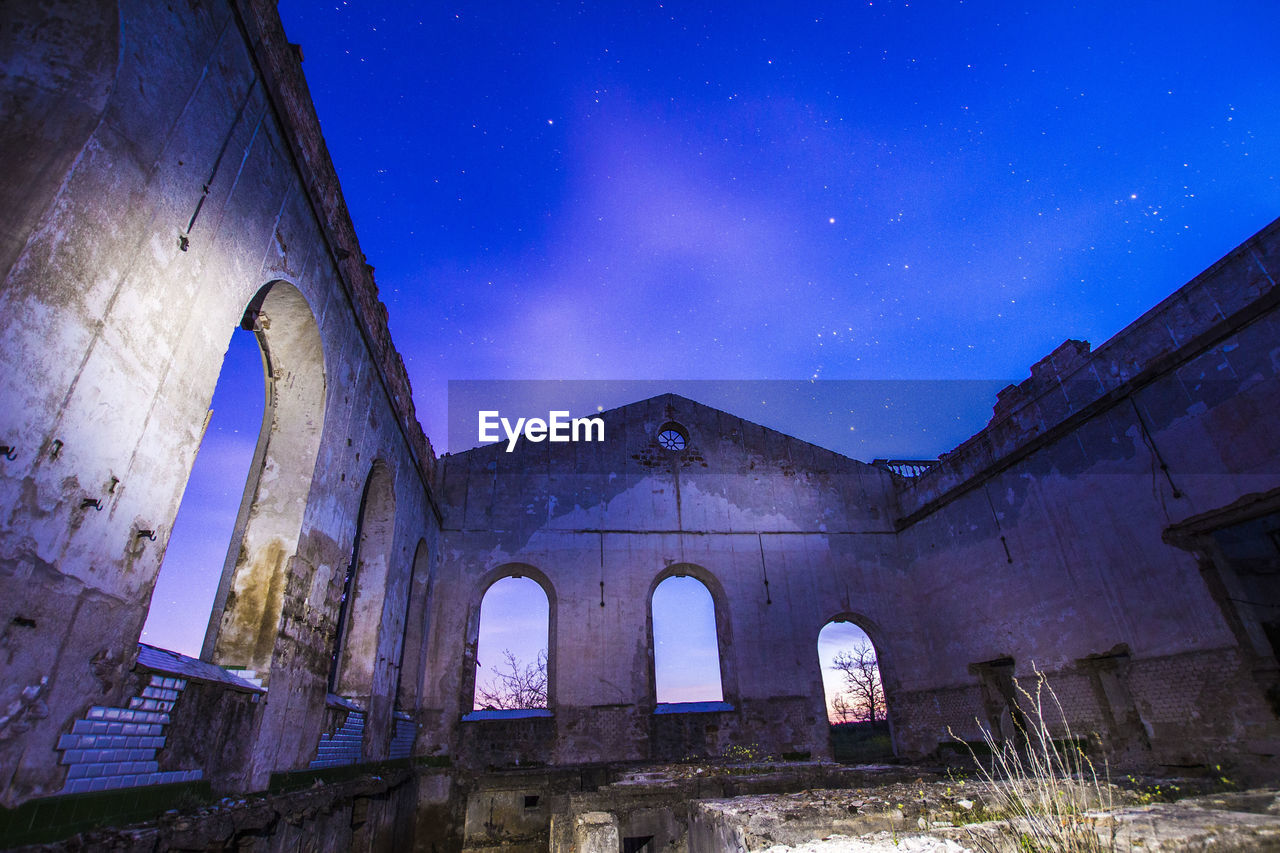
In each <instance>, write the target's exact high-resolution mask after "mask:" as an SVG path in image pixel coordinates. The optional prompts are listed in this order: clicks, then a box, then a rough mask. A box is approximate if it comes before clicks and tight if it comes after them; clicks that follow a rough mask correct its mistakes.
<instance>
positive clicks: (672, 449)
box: [654, 421, 689, 453]
mask: <svg viewBox="0 0 1280 853" xmlns="http://www.w3.org/2000/svg"><path fill="white" fill-rule="evenodd" d="M654 440H655V441H657V442H658V446H659V447H661V448H662V449H663V450H665V451H667V452H668V453H680V452H681V451H683V450H687V449H688V447H689V431H688V430H687V429H685V428H684V427H682V426H681V425H680V424H678V423H676V422H675V421H667V422H666V423H665V424H663V425H662V426H661V427H659V428H658V433H657V435H655V436H654Z"/></svg>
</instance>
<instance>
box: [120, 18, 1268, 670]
mask: <svg viewBox="0 0 1280 853" xmlns="http://www.w3.org/2000/svg"><path fill="white" fill-rule="evenodd" d="M279 8H280V13H281V15H282V17H283V19H284V23H285V28H286V31H287V33H288V36H289V38H290V40H291V41H294V42H297V43H299V44H301V46H302V48H303V51H304V54H305V61H304V63H303V70H304V71H305V73H306V75H307V79H308V82H309V85H310V87H311V92H312V96H313V97H314V100H315V103H316V109H317V112H318V114H319V116H320V121H321V124H322V126H323V129H324V132H325V138H326V140H327V142H328V145H329V149H330V153H331V155H332V157H333V160H334V163H335V165H336V167H337V171H338V175H339V177H340V178H341V180H342V184H343V188H344V191H345V195H346V200H347V203H348V206H349V207H350V210H351V214H352V217H353V218H354V221H355V223H356V227H357V230H358V233H359V235H360V239H361V245H362V247H363V249H364V251H365V253H366V255H367V257H368V260H369V262H370V263H372V264H374V265H375V266H376V268H377V272H376V275H377V280H378V284H379V287H380V289H381V297H382V299H383V301H384V302H385V303H386V304H387V307H388V309H389V312H390V326H391V331H392V335H393V337H394V339H395V341H396V344H397V346H398V348H399V350H400V352H401V353H402V354H403V356H404V360H405V363H406V366H407V368H408V371H409V375H410V378H411V380H412V382H413V386H414V391H415V402H416V404H417V408H418V416H419V418H420V420H421V421H422V423H423V425H424V427H425V429H426V431H427V434H428V436H429V437H430V438H431V439H432V441H433V443H434V444H435V445H436V446H437V448H439V449H441V450H443V449H445V448H446V447H447V446H448V444H446V432H447V422H448V405H447V383H448V381H449V380H504V379H571V380H574V379H592V380H655V379H657V380H719V382H718V383H712V384H710V385H707V386H704V388H706V389H707V393H706V394H701V395H700V394H698V393H697V392H696V391H689V390H682V389H681V388H677V387H673V388H672V389H671V390H676V391H677V392H679V393H684V394H685V395H686V396H691V397H695V398H697V399H701V400H703V401H704V402H706V403H709V404H711V405H717V406H720V407H721V408H726V409H728V410H730V411H734V412H735V413H737V414H741V415H743V416H744V417H748V418H750V419H752V420H756V421H759V422H761V423H765V424H766V425H769V426H772V427H775V428H777V429H781V430H783V431H786V432H790V433H792V434H795V435H798V436H801V437H806V438H809V439H810V440H813V441H815V442H816V443H819V444H823V445H825V446H828V447H831V448H832V449H834V450H837V451H840V452H843V453H846V454H848V455H850V456H853V457H855V458H860V459H870V458H872V457H873V456H876V455H896V456H936V455H937V454H938V453H940V452H942V451H945V450H947V449H949V448H951V447H953V446H955V445H956V444H957V443H959V442H960V441H962V440H963V439H964V438H966V437H967V436H969V435H971V434H972V433H974V432H976V431H977V430H978V429H980V428H981V427H982V426H983V425H984V424H985V422H986V419H987V418H988V417H989V416H990V407H991V405H992V403H994V391H995V390H996V389H997V388H999V387H1000V386H1001V385H1002V384H1004V382H1006V381H1018V380H1020V379H1022V378H1025V377H1026V376H1027V375H1028V371H1029V367H1030V365H1031V364H1032V363H1034V362H1035V361H1037V360H1038V359H1040V358H1041V357H1042V356H1044V355H1045V354H1047V353H1048V352H1050V351H1051V350H1052V349H1053V348H1054V347H1056V346H1057V345H1058V344H1059V343H1061V342H1062V341H1063V340H1065V339H1067V338H1083V339H1086V340H1089V341H1091V342H1093V343H1094V344H1095V345H1098V344H1100V343H1102V342H1103V341H1105V340H1106V339H1107V338H1109V337H1110V336H1112V335H1113V334H1115V333H1116V332H1117V331H1119V330H1120V329H1121V328H1123V327H1124V326H1125V325H1127V324H1128V323H1130V322H1132V321H1133V320H1134V319H1136V318H1137V317H1138V316H1139V315H1141V314H1142V313H1143V312H1144V311H1146V310H1147V309H1148V308H1150V307H1151V306H1153V305H1155V304H1156V303H1157V302H1159V301H1160V300H1161V299H1163V298H1164V297H1165V296H1167V295H1168V294H1169V293H1171V292H1172V291H1173V290H1175V289H1176V288H1177V287H1179V286H1180V285H1182V284H1183V283H1185V282H1186V281H1187V280H1188V279H1190V278H1191V277H1193V276H1194V275H1196V274H1197V273H1199V272H1200V271H1202V270H1203V269H1204V268H1206V267H1207V266H1208V265H1210V264H1211V263H1213V262H1214V261H1216V260H1217V259H1218V258H1219V257H1221V256H1222V255H1223V254H1225V253H1226V252H1227V251H1229V250H1231V249H1232V248H1234V247H1235V246H1236V245H1237V244H1239V243H1240V242H1241V241H1242V240H1244V239H1245V238H1247V237H1248V236H1250V235H1251V234H1253V233H1254V232H1256V231H1257V230H1258V229H1259V228H1261V227H1262V226H1264V225H1265V224H1267V223H1268V222H1270V221H1271V220H1272V219H1273V218H1275V217H1276V216H1277V215H1278V214H1280V182H1278V181H1277V165H1276V164H1277V162H1278V161H1280V157H1278V155H1280V98H1278V97H1277V96H1276V93H1277V92H1278V91H1280V52H1278V51H1276V49H1275V46H1274V34H1275V33H1276V32H1277V31H1280V5H1277V4H1275V3H1274V2H1254V3H1250V2H1223V3H1217V4H1213V5H1212V6H1210V5H1206V4H1203V3H1194V4H1193V3H1185V2H1165V3H1154V2H1148V3H1127V4H1115V3H1081V4H1074V5H1072V4H1066V3H1046V4H1036V5H1034V6H1032V5H1031V4H1023V3H1008V2H1003V3H1002V2H978V1H977V0H967V2H966V0H949V2H937V3H934V2H918V3H905V2H889V1H887V0H873V2H866V0H862V2H859V3H841V4H836V3H825V4H823V3H818V4H803V3H802V4H799V5H795V4H781V3H780V4H757V3H741V2H739V3H718V4H711V5H708V4H689V3H679V2H676V3H669V2H634V3H576V4H574V3H540V4H516V3H468V4H461V3H459V4H452V5H446V4H430V5H429V6H428V5H426V4H412V3H407V2H397V3H392V2H358V0H351V2H339V3H336V4H335V3H334V2H332V0H330V2H327V3H314V2H304V0H282V2H281V3H280V6H279ZM239 337H240V336H237V338H239ZM234 343H235V345H236V346H240V345H242V344H243V345H244V346H247V347H248V348H249V349H248V350H247V351H246V353H244V354H242V355H243V358H242V359H241V360H243V361H244V363H246V364H250V363H252V358H250V357H249V356H251V355H252V345H253V344H252V340H251V339H249V340H248V341H247V342H241V341H236V342H234ZM233 353H234V347H233ZM237 358H240V357H237ZM255 369H256V368H255ZM251 379H252V381H250V382H249V383H248V384H247V385H245V386H243V387H244V388H245V389H247V391H246V393H249V394H251V395H254V394H256V395H259V397H260V394H261V385H260V384H259V383H260V379H259V377H258V376H257V375H253V376H252V377H251ZM813 379H817V380H833V379H834V380H975V381H976V380H995V381H988V382H985V383H978V384H979V385H980V387H979V388H978V389H977V391H975V392H974V393H969V391H968V390H967V389H969V388H971V387H973V386H972V385H966V384H965V383H957V384H956V385H955V386H954V387H955V388H956V389H966V390H964V393H959V392H958V391H957V393H953V394H951V395H949V396H944V397H942V398H939V397H936V396H934V395H933V394H932V392H929V393H928V394H927V395H926V394H922V395H920V396H928V398H929V404H928V406H927V407H926V408H930V409H933V410H936V412H937V414H938V416H939V418H940V420H938V421H937V422H936V423H934V424H932V425H931V427H930V429H929V430H928V432H927V433H925V432H923V431H917V432H915V433H912V434H910V435H908V434H906V433H909V432H910V430H906V432H904V433H902V434H894V433H893V432H892V430H891V429H889V428H887V427H885V426H884V425H883V421H875V422H872V424H871V425H870V426H868V425H867V422H866V421H865V420H862V421H859V420H858V419H857V416H858V414H859V412H858V409H859V405H860V404H857V403H854V404H850V405H847V406H845V407H844V408H842V407H841V406H839V405H833V404H832V403H831V401H830V399H829V398H830V394H826V396H825V398H824V399H822V400H820V401H818V402H817V404H816V405H814V406H810V407H808V408H806V406H805V405H803V404H802V402H801V403H797V402H796V401H795V400H794V399H793V400H792V401H791V402H790V403H788V404H786V405H777V404H775V405H774V406H773V407H772V408H770V409H768V410H767V412H766V411H747V410H744V404H743V402H742V401H739V400H735V399H734V397H733V393H732V391H733V389H734V388H735V387H736V386H737V385H738V383H739V382H743V383H745V382H746V381H747V380H813ZM717 385H718V387H719V388H720V389H722V390H724V392H725V393H723V394H719V393H715V387H714V386H717ZM908 387H909V386H908ZM659 390H661V389H654V390H648V391H647V392H646V394H645V395H644V396H648V395H649V394H652V393H658V391H659ZM220 393H221V388H220ZM814 396H815V397H818V396H822V395H819V394H815V395H814ZM630 399H635V398H634V397H625V396H623V397H620V398H617V399H606V400H601V401H600V402H601V403H602V404H604V405H605V406H606V408H607V407H610V406H614V405H619V404H622V403H625V402H629V401H630ZM940 400H941V402H940ZM917 405H919V401H917ZM215 408H217V405H216V403H215ZM228 408H229V409H230V411H231V412H233V413H234V412H235V411H238V410H239V408H240V407H238V406H236V405H235V404H230V405H229V406H223V411H224V412H226V411H227V410H228ZM244 408H245V409H251V407H248V406H246V407H244ZM593 408H594V407H593ZM259 411H260V410H259ZM575 413H578V412H575ZM521 414H540V413H521ZM257 417H260V415H252V414H250V415H248V416H247V417H246V418H245V420H244V421H243V422H242V423H232V421H234V420H235V415H234V414H232V415H230V416H228V419H227V420H226V421H221V422H220V420H219V418H218V416H217V414H215V418H214V421H213V422H212V424H211V426H210V435H211V436H213V435H215V434H217V433H219V432H220V431H226V433H227V434H232V433H234V434H235V435H239V436H241V438H242V443H243V444H244V445H245V446H246V447H247V450H246V451H245V452H246V453H251V451H252V446H253V440H254V438H255V436H256V430H257V426H258V422H257V420H256V418H257ZM833 419H834V422H833ZM843 420H848V425H846V424H845V423H844V422H843ZM817 421H824V422H825V426H824V427H823V428H821V429H819V428H817V427H816V426H815V423H816V422H817ZM855 421H856V422H857V423H858V424H859V425H860V426H859V428H858V429H857V430H855V429H853V426H854V424H855ZM209 440H210V439H206V447H208V446H210V445H209V444H208V442H209ZM468 443H474V442H468ZM464 446H465V445H464ZM219 453H221V451H219ZM201 455H202V456H203V455H205V454H204V452H203V451H202V454H201ZM245 458H246V461H245V465H247V458H248V457H247V456H246V457H245ZM232 467H233V466H223V467H222V468H221V470H222V471H223V478H224V479H226V480H228V482H226V483H218V482H216V480H217V477H213V478H212V479H210V482H209V483H207V484H206V483H205V482H203V481H200V480H197V479H195V478H194V477H193V480H192V482H191V484H190V486H189V488H188V493H187V498H186V500H185V501H184V506H183V510H182V513H183V515H182V516H180V519H179V526H180V525H181V524H182V521H183V518H184V517H185V516H187V515H189V514H197V513H200V512H203V511H205V510H204V509H202V507H203V506H204V504H205V502H206V495H212V494H214V493H217V492H221V493H223V494H233V495H234V497H233V498H232V499H231V502H232V504H234V505H238V500H239V494H240V491H241V490H242V488H243V482H244V468H241V469H239V471H238V472H236V471H233V470H232ZM198 470H199V466H197V471H198ZM220 512H222V513H223V514H224V515H225V514H226V510H225V509H224V510H221V511H220ZM231 514H232V516H234V506H232V509H231ZM177 529H178V527H175V530H177ZM176 539H177V536H176V535H175V540H176ZM176 544H177V543H176V542H175V543H174V545H176ZM216 550H219V553H217V554H216V558H215V557H213V556H210V557H207V558H206V559H205V560H204V564H205V566H206V568H205V569H203V570H202V571H213V574H214V577H213V580H212V585H213V586H216V580H217V579H216V574H217V570H216V569H209V568H208V567H209V566H211V565H213V564H216V566H218V567H220V566H221V564H222V559H223V556H224V555H225V550H226V549H225V547H222V546H220V548H219V549H216ZM171 553H174V548H173V546H172V545H171ZM168 568H169V567H168V565H166V569H168ZM177 571H179V569H173V570H170V571H169V572H166V573H162V576H161V583H164V582H165V580H166V578H165V574H173V573H174V572H177ZM180 588H185V587H180ZM156 600H157V601H160V600H161V596H160V592H159V588H158V590H157V598H156ZM178 609H179V611H181V610H186V612H187V614H188V616H187V617H185V619H183V618H180V619H177V620H176V621H179V622H182V621H185V622H186V623H194V622H199V632H200V633H201V634H202V633H203V628H204V622H203V618H204V617H203V616H201V617H200V619H198V620H193V619H191V618H190V617H189V613H190V612H191V610H198V609H199V608H198V607H197V606H196V605H194V604H190V605H189V606H184V607H180V608H178ZM204 612H205V613H207V612H208V609H207V605H205V610H204ZM154 615H155V614H154V613H153V616H154ZM150 627H151V626H150V624H149V628H150ZM535 633H536V630H535ZM144 639H145V637H144ZM153 639H155V638H154V637H153ZM156 641H157V642H161V641H160V640H158V639H157V640H156ZM161 644H162V645H164V644H166V643H165V642H161ZM175 644H176V641H173V642H170V643H169V645H170V647H173V646H174V645H175ZM195 645H196V647H197V649H198V645H199V643H198V640H197V641H195Z"/></svg>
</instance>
